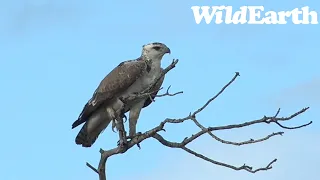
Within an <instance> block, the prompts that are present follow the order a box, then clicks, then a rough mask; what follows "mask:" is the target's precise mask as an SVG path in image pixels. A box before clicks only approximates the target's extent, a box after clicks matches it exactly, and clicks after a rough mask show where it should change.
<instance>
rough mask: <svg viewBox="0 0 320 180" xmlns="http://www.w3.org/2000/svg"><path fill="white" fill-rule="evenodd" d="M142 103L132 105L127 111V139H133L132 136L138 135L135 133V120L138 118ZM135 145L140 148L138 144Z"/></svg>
mask: <svg viewBox="0 0 320 180" xmlns="http://www.w3.org/2000/svg"><path fill="white" fill-rule="evenodd" d="M142 106H143V104H140V105H137V106H135V107H132V108H131V110H130V113H129V136H128V137H127V138H128V139H133V138H134V137H136V136H138V135H140V134H141V133H139V134H136V126H137V122H138V119H139V115H140V112H141V109H142ZM137 146H138V147H139V149H140V145H139V144H137Z"/></svg>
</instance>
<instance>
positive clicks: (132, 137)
mask: <svg viewBox="0 0 320 180" xmlns="http://www.w3.org/2000/svg"><path fill="white" fill-rule="evenodd" d="M141 135H142V133H141V132H137V133H135V134H134V135H129V136H127V137H126V139H130V140H132V139H134V138H139V136H141ZM137 146H138V148H139V149H141V146H140V144H139V143H137Z"/></svg>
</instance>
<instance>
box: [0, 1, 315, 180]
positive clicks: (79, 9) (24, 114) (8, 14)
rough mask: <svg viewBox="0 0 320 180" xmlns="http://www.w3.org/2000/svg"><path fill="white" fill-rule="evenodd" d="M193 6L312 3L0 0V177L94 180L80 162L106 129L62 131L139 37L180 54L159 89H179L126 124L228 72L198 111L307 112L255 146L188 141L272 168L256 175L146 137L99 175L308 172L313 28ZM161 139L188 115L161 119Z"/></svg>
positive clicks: (226, 115)
mask: <svg viewBox="0 0 320 180" xmlns="http://www.w3.org/2000/svg"><path fill="white" fill-rule="evenodd" d="M193 5H200V6H201V5H209V6H214V5H232V6H233V7H235V8H237V7H239V6H243V5H264V6H265V9H268V10H276V11H278V10H279V11H280V10H291V9H294V8H296V7H302V6H305V5H308V6H310V7H311V8H312V9H314V10H316V11H318V12H320V3H319V2H318V1H315V0H312V1H311V0H303V1H302V0H300V1H297V0H296V1H289V0H283V1H281V2H280V1H276V0H268V1H265V0H255V1H252V0H243V1H237V2H234V1H230V0H229V1H226V0H215V1H209V0H198V1H191V0H189V1H187V0H183V1H182V0H180V1H142V0H137V1H126V2H124V1H117V2H116V1H112V2H109V1H102V0H97V1H83V0H80V1H79V0H78V1H75V0H72V1H70V0H69V1H61V0H60V1H58V0H57V1H53V0H50V1H49V0H48V1H31V0H29V1H27V0H25V1H22V0H11V1H4V0H2V1H1V6H0V82H1V84H2V86H1V87H2V88H1V93H0V98H1V99H2V103H1V104H0V111H1V115H2V117H1V122H2V125H1V126H0V135H1V137H2V142H1V143H2V148H0V160H1V164H0V179H5V180H18V179H30V180H31V179H32V180H42V179H47V180H51V179H52V180H56V179H77V180H85V179H95V178H97V177H96V174H95V173H94V172H93V171H91V170H90V169H89V168H87V167H86V166H85V162H86V161H88V162H90V163H91V164H93V165H97V163H98V161H99V157H100V154H99V152H98V150H99V148H100V147H101V148H104V149H108V148H112V147H114V146H115V145H116V142H117V134H116V133H113V132H112V131H111V129H110V127H109V128H108V129H107V130H106V131H105V132H104V133H103V134H102V135H101V136H100V137H99V139H98V141H97V142H96V144H95V145H94V146H93V147H92V148H87V149H86V148H82V147H80V146H77V145H76V144H75V143H74V138H75V136H76V134H77V133H78V131H79V128H78V129H75V130H71V124H72V123H73V121H74V120H75V119H76V118H77V117H78V115H79V113H80V112H81V110H82V108H83V105H84V104H85V103H86V102H87V100H88V99H89V98H90V97H91V95H92V93H93V91H94V90H95V88H96V87H97V85H98V84H99V82H100V81H101V80H102V78H103V77H104V76H105V75H106V74H107V73H108V72H109V71H110V70H111V69H112V68H114V67H115V66H116V65H118V64H119V63H120V62H121V61H124V60H128V59H134V58H136V57H138V56H139V55H140V52H141V46H142V45H143V44H146V43H149V42H154V41H160V42H163V43H165V44H167V45H168V46H169V47H170V49H171V51H172V53H171V55H168V56H165V57H164V60H163V66H166V65H168V64H169V63H170V62H171V60H172V59H173V58H178V59H180V62H179V64H178V65H177V67H176V68H175V69H173V70H172V71H170V72H169V73H168V75H167V77H166V80H165V83H164V88H166V87H168V86H169V85H172V88H171V90H172V91H180V90H183V91H184V94H182V95H179V96H176V97H164V98H159V99H158V100H157V101H156V102H155V103H154V104H152V105H151V106H150V107H149V108H147V109H144V110H143V113H142V114H141V117H140V120H139V124H138V127H137V128H138V130H139V131H145V130H148V129H150V128H152V127H154V126H155V125H158V124H159V122H160V121H162V120H163V119H164V118H166V117H170V118H175V117H183V116H185V115H187V114H188V113H189V112H190V111H193V110H195V109H197V108H198V107H200V106H201V105H202V104H203V103H204V102H205V101H206V100H207V99H208V98H210V97H211V96H212V95H214V94H215V93H216V92H218V91H219V90H220V88H221V87H222V86H223V85H224V84H225V83H227V82H228V81H229V80H230V79H231V78H232V77H233V75H234V72H236V71H239V72H240V74H241V76H240V77H239V79H238V80H237V81H236V82H235V83H234V84H233V85H232V86H230V88H229V89H227V91H226V92H225V93H224V94H223V95H222V96H220V97H219V98H218V99H217V100H216V101H215V102H214V103H213V104H212V105H210V106H209V107H208V108H207V109H206V110H205V111H204V112H203V113H202V114H201V115H199V117H198V118H199V120H200V121H201V122H202V123H203V124H205V125H206V126H209V125H211V126H214V125H225V124H231V123H238V122H243V121H248V120H252V119H257V118H260V117H262V116H263V115H273V114H274V113H275V112H276V110H277V109H278V108H279V107H281V108H282V113H281V115H283V116H285V115H289V114H290V113H293V112H295V111H298V110H299V109H300V108H303V107H306V106H310V107H311V108H310V110H309V111H307V112H306V113H305V114H303V115H302V116H300V117H298V118H296V119H294V120H293V121H292V122H288V123H287V124H289V125H294V124H301V123H305V122H308V121H310V120H313V121H314V123H313V124H312V126H310V127H307V128H304V129H299V130H295V131H285V134H284V136H282V137H275V138H273V139H270V140H269V141H267V142H265V143H260V144H255V145H248V146H244V147H233V146H230V145H223V144H220V143H218V142H215V141H214V140H212V139H210V138H209V137H207V136H204V137H203V138H200V139H199V141H197V142H195V143H193V144H192V145H191V146H190V147H191V148H192V149H194V150H197V151H199V152H202V153H204V154H206V155H208V156H209V157H211V158H213V159H216V160H220V161H224V162H227V163H230V164H233V165H239V166H240V165H242V164H243V163H246V164H250V165H252V166H254V167H259V166H265V165H266V164H267V163H268V162H269V161H271V160H272V159H273V158H278V162H277V163H276V164H275V165H274V169H272V170H270V171H267V172H261V173H258V174H249V173H247V172H244V171H243V172H237V171H233V170H230V169H226V168H222V167H218V166H216V165H212V164H209V163H207V162H205V161H202V160H200V159H197V158H196V157H194V156H192V155H189V154H186V153H185V152H184V151H182V150H179V149H169V148H166V147H163V146H161V145H160V144H159V143H158V142H156V141H155V140H152V139H150V140H147V141H145V142H143V143H142V144H141V146H142V150H138V148H133V149H131V150H130V151H128V152H127V153H126V154H123V155H118V156H114V157H112V158H111V159H110V160H109V161H108V166H107V168H108V178H109V179H110V180H113V179H117V180H124V179H128V178H130V179H137V180H150V179H152V180H160V179H161V180H163V179H167V180H174V179H186V180H187V179H188V180H193V179H207V178H215V179H232V178H238V179H249V180H250V179H260V180H266V179H270V178H273V179H284V178H286V179H291V180H300V179H302V178H305V179H309V180H316V179H318V177H319V175H320V173H319V170H318V169H317V166H318V165H319V163H320V157H319V151H320V141H319V138H320V131H319V130H320V125H319V123H318V118H319V108H320V95H319V91H320V74H319V66H320V63H319V57H320V53H319V48H318V45H319V40H320V38H319V37H320V35H319V32H320V28H319V25H298V26H297V25H292V24H287V25H215V24H210V25H207V24H205V23H202V24H199V25H196V23H195V22H194V19H193V14H192V10H191V9H190V7H191V6H193ZM166 129H167V132H166V133H162V134H163V135H164V136H165V137H166V138H168V139H170V140H176V141H179V140H182V139H183V138H184V137H185V136H190V135H191V134H192V133H195V132H197V130H198V129H197V128H196V127H194V125H193V124H192V123H186V124H184V125H179V126H177V125H170V126H168V127H167V128H166ZM279 130H280V131H281V129H279V128H278V127H276V126H274V125H269V126H266V125H263V126H259V125H258V126H254V127H250V128H245V129H242V130H235V131H226V132H219V133H218V135H219V136H221V137H223V138H226V139H228V140H247V139H249V138H258V137H263V136H264V135H267V134H268V133H272V132H276V131H279Z"/></svg>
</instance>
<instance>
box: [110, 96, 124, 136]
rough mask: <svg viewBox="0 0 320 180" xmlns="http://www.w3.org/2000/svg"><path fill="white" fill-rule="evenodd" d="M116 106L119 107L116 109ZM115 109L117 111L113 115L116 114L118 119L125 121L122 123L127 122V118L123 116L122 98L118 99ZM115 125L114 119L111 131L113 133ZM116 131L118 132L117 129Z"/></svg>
mask: <svg viewBox="0 0 320 180" xmlns="http://www.w3.org/2000/svg"><path fill="white" fill-rule="evenodd" d="M118 106H120V107H118ZM115 109H117V111H116V112H115V114H117V115H118V116H120V118H121V119H122V120H123V118H124V119H125V121H124V122H126V121H127V116H126V115H125V113H126V112H125V105H124V100H123V98H122V97H120V98H119V99H118V101H117V107H115ZM116 126H117V125H116V119H115V118H114V119H113V120H112V131H113V132H115V131H114V128H115V127H116ZM117 131H118V129H117Z"/></svg>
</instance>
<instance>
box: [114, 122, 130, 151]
mask: <svg viewBox="0 0 320 180" xmlns="http://www.w3.org/2000/svg"><path fill="white" fill-rule="evenodd" d="M116 127H117V129H118V131H119V141H118V143H117V144H118V146H121V147H124V146H126V145H127V143H128V142H127V138H126V131H125V130H124V124H123V120H122V118H121V117H120V116H118V118H117V123H116Z"/></svg>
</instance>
